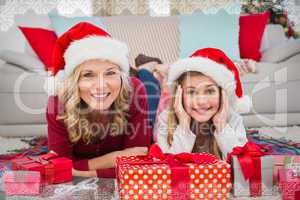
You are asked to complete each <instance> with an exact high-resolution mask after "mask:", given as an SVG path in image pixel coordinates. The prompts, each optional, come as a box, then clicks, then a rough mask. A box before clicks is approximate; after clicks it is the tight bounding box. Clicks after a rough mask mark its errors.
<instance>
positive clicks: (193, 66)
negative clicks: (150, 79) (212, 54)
mask: <svg viewBox="0 0 300 200" xmlns="http://www.w3.org/2000/svg"><path fill="white" fill-rule="evenodd" d="M188 71H197V72H201V73H203V74H205V75H206V76H209V77H210V78H212V79H213V80H214V81H215V82H216V83H217V84H218V85H219V86H221V87H222V88H223V89H225V90H226V91H227V93H228V94H232V93H233V92H235V87H236V82H235V79H234V75H233V73H232V72H231V71H229V70H228V69H227V68H226V66H223V65H222V64H219V63H216V62H214V61H212V60H210V59H208V58H203V57H192V58H185V59H181V60H179V61H177V62H175V63H174V64H172V65H171V66H170V68H169V75H168V84H170V85H171V84H173V83H174V81H175V80H176V79H178V78H179V77H180V75H181V74H183V73H184V72H188Z"/></svg>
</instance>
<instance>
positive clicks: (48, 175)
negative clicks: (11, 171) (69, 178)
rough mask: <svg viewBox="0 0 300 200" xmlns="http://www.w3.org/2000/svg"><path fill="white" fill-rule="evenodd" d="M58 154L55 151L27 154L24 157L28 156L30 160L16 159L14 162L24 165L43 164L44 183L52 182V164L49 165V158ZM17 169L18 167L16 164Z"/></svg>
mask: <svg viewBox="0 0 300 200" xmlns="http://www.w3.org/2000/svg"><path fill="white" fill-rule="evenodd" d="M58 157H59V156H58V155H57V154H55V153H48V154H45V155H41V156H27V157H26V158H29V159H30V160H16V161H15V163H16V164H17V165H19V166H20V165H26V164H31V163H39V164H41V165H43V166H44V167H45V168H44V169H45V174H44V178H45V183H53V182H54V174H55V173H54V166H53V165H49V163H50V162H51V159H54V158H58ZM16 168H17V169H20V168H19V167H17V166H16Z"/></svg>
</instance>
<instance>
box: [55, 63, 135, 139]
mask: <svg viewBox="0 0 300 200" xmlns="http://www.w3.org/2000/svg"><path fill="white" fill-rule="evenodd" d="M80 72H81V70H80V67H79V66H77V67H76V68H75V70H74V71H73V73H72V74H71V75H70V76H69V77H68V78H67V79H66V80H65V81H64V82H63V87H62V88H60V91H59V93H58V98H59V101H60V102H61V103H62V105H63V106H64V111H63V113H61V114H59V115H58V118H57V119H59V120H63V122H64V123H65V124H66V127H67V130H68V134H69V140H70V141H71V142H72V143H76V142H78V141H79V140H80V139H82V140H83V142H84V143H86V144H89V143H91V142H92V139H93V136H95V134H93V130H92V127H91V121H90V119H89V113H88V112H82V111H83V110H84V109H86V108H87V105H86V104H85V102H83V100H82V99H81V97H80V93H79V87H78V82H79V78H80ZM131 89H132V88H131V85H130V83H129V79H128V77H127V76H126V75H125V74H124V73H121V89H120V92H119V95H118V97H117V98H116V100H115V101H114V102H113V105H112V109H113V111H114V113H113V116H112V120H111V121H112V122H111V123H110V126H109V131H110V135H112V136H117V135H122V134H123V133H124V130H125V128H126V126H127V116H128V110H129V101H130V94H131Z"/></svg>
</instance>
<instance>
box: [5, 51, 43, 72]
mask: <svg viewBox="0 0 300 200" xmlns="http://www.w3.org/2000/svg"><path fill="white" fill-rule="evenodd" d="M0 59H1V60H3V61H5V62H7V63H10V64H14V65H17V66H19V67H21V68H22V69H25V70H28V71H44V70H45V66H44V64H43V63H42V62H41V61H40V60H39V59H38V58H37V57H34V56H31V55H28V54H25V53H21V52H15V51H11V50H2V51H0Z"/></svg>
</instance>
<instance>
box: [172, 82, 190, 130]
mask: <svg viewBox="0 0 300 200" xmlns="http://www.w3.org/2000/svg"><path fill="white" fill-rule="evenodd" d="M175 95H176V96H175V103H174V111H175V113H176V116H177V118H178V121H179V125H180V126H181V127H182V128H185V129H190V125H191V117H190V116H189V115H188V114H187V113H186V111H185V109H184V107H183V103H182V88H181V86H180V85H178V86H177V90H176V94H175Z"/></svg>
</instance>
